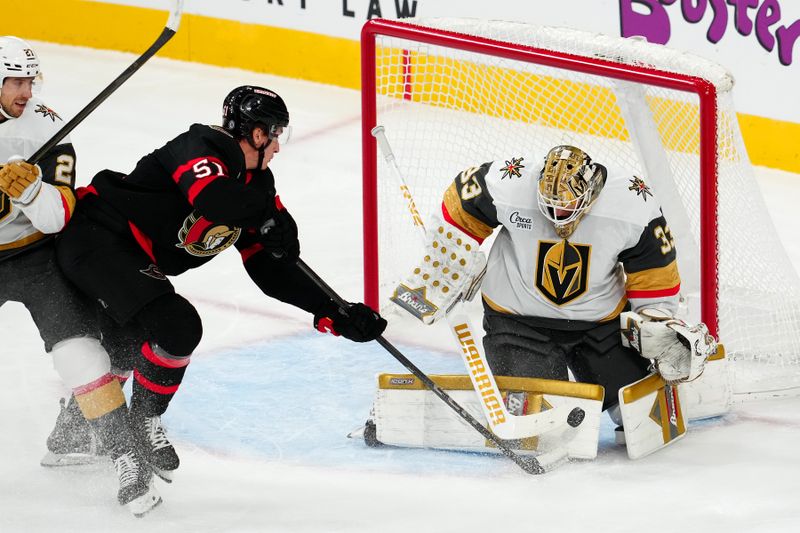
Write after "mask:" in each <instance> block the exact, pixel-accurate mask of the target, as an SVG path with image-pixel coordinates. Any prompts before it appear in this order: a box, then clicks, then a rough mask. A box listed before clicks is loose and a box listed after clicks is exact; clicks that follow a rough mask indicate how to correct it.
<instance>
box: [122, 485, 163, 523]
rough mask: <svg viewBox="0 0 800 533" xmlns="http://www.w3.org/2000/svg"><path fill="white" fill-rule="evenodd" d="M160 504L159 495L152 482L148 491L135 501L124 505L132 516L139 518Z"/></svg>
mask: <svg viewBox="0 0 800 533" xmlns="http://www.w3.org/2000/svg"><path fill="white" fill-rule="evenodd" d="M160 503H161V495H160V494H159V493H158V491H157V490H156V488H155V487H154V486H153V484H152V482H151V484H150V488H149V489H148V491H147V492H146V493H144V494H142V495H141V496H139V497H138V498H136V499H135V500H132V501H130V502H128V503H127V504H125V507H127V508H128V510H129V511H130V512H131V513H133V516H135V517H137V518H141V517H143V516H144V515H146V514H147V513H149V512H150V511H152V510H153V509H155V508H156V507H158V505H159V504H160Z"/></svg>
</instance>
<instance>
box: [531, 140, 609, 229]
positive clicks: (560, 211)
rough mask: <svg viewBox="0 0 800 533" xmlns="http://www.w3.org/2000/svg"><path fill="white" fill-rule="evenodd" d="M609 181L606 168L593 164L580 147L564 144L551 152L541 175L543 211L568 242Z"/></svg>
mask: <svg viewBox="0 0 800 533" xmlns="http://www.w3.org/2000/svg"><path fill="white" fill-rule="evenodd" d="M605 180H606V169H605V167H603V166H602V165H599V164H597V163H593V162H592V159H591V158H590V157H589V156H588V154H586V152H584V151H583V150H581V149H580V148H576V147H574V146H568V145H561V146H556V147H555V148H553V149H551V150H550V151H549V152H548V153H547V155H546V156H545V159H544V166H543V167H542V172H541V174H540V175H539V184H538V187H537V197H538V203H539V211H541V213H542V215H544V217H545V218H547V219H548V220H549V221H550V222H552V223H553V225H554V226H555V230H556V233H557V234H558V236H559V237H561V238H562V239H566V238H567V237H569V236H570V235H572V233H573V232H574V231H575V228H577V227H578V223H579V222H580V220H581V218H582V217H583V216H584V215H585V214H586V213H587V212H588V210H589V208H590V207H591V205H592V203H593V202H594V201H595V200H596V199H597V197H598V195H599V194H600V191H601V190H602V188H603V185H604V184H605Z"/></svg>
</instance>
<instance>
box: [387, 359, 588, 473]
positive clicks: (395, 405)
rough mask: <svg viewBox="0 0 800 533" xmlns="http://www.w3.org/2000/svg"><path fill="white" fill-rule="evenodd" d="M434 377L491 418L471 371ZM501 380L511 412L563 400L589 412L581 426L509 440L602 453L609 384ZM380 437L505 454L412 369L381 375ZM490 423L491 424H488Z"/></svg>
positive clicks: (478, 414)
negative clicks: (605, 390) (605, 394)
mask: <svg viewBox="0 0 800 533" xmlns="http://www.w3.org/2000/svg"><path fill="white" fill-rule="evenodd" d="M430 377H431V379H433V381H434V382H435V383H436V384H437V385H438V386H440V387H441V388H442V389H444V390H446V391H447V393H448V394H449V395H450V396H451V397H452V398H453V399H454V400H455V401H456V402H458V403H459V404H460V405H461V406H462V407H464V409H466V410H467V411H468V412H469V413H470V414H471V415H472V416H473V417H475V418H476V419H478V420H485V416H484V415H483V411H482V408H481V405H480V403H479V399H478V397H477V396H476V394H475V391H474V390H473V387H472V383H471V381H470V379H469V377H468V376H465V375H454V376H430ZM497 383H498V387H499V388H500V390H501V391H502V392H503V398H504V400H505V402H506V404H507V408H508V410H509V412H511V413H512V414H515V415H518V416H519V415H527V414H531V413H537V412H543V411H545V410H548V409H554V408H557V407H559V406H561V405H570V406H578V407H580V408H581V409H582V410H583V411H584V413H585V417H584V419H583V420H582V422H581V423H580V424H579V425H578V426H577V427H572V426H571V425H569V424H563V425H561V426H559V427H558V428H556V429H554V430H552V431H549V432H547V433H544V434H542V435H539V436H537V437H530V438H525V439H519V440H514V441H506V442H509V443H511V444H512V446H513V447H514V448H515V449H517V450H519V451H520V453H523V454H526V453H527V454H539V453H547V452H549V451H551V450H554V449H557V448H559V447H566V452H567V454H568V456H569V457H570V458H574V459H594V458H595V457H596V456H597V446H598V437H599V431H600V414H601V408H602V404H603V388H602V387H600V386H599V385H592V384H588V383H574V382H568V381H558V380H547V379H536V378H509V377H503V376H499V377H497ZM373 422H374V423H375V426H376V432H377V433H376V436H377V440H378V441H380V442H381V443H383V444H388V445H392V446H403V447H413V448H436V449H446V450H460V451H472V452H491V453H499V452H500V450H498V449H497V448H496V446H495V445H494V444H493V443H492V442H491V441H487V440H486V439H485V438H484V437H483V436H481V435H480V433H478V432H476V431H475V430H474V428H472V427H471V426H470V425H469V424H467V423H466V422H465V421H464V420H462V419H461V418H460V417H459V416H458V415H457V414H456V413H455V412H453V411H452V409H450V408H449V407H448V406H447V405H445V404H444V402H442V401H441V399H439V398H438V397H437V396H436V395H435V394H434V393H433V392H431V391H430V390H428V389H426V388H425V386H424V384H422V383H421V382H420V381H419V380H418V379H417V378H415V377H414V376H413V375H411V374H381V375H380V376H378V390H377V392H376V395H375V402H374V404H373ZM487 427H488V423H487Z"/></svg>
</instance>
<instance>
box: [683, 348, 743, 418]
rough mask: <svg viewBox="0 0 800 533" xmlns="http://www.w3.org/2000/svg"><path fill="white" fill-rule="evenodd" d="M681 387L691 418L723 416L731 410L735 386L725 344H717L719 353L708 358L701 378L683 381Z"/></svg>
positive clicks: (684, 405) (684, 403) (685, 405)
mask: <svg viewBox="0 0 800 533" xmlns="http://www.w3.org/2000/svg"><path fill="white" fill-rule="evenodd" d="M680 387H681V401H682V402H683V407H684V411H686V418H688V419H689V420H700V419H703V418H711V417H714V416H721V415H724V414H725V413H727V412H728V411H730V408H731V401H732V398H733V386H732V384H731V376H730V370H729V367H728V358H727V357H725V349H724V347H723V345H722V344H719V345H717V353H716V354H715V355H712V356H711V357H709V358H708V361H707V362H706V366H705V370H704V371H703V373H702V374H701V375H700V377H699V378H697V379H695V380H694V381H689V382H688V383H682V384H681V386H680Z"/></svg>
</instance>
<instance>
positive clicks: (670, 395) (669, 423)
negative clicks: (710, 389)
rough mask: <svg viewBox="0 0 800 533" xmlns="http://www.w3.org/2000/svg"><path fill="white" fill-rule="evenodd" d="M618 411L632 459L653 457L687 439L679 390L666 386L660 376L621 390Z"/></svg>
mask: <svg viewBox="0 0 800 533" xmlns="http://www.w3.org/2000/svg"><path fill="white" fill-rule="evenodd" d="M619 408H620V413H621V414H622V425H623V428H624V429H625V444H626V446H627V448H628V457H630V458H631V459H639V458H641V457H645V456H647V455H650V454H651V453H653V452H655V451H658V450H660V449H661V448H664V447H665V446H668V445H670V444H672V443H673V442H676V441H678V440H680V439H681V438H683V437H684V435H686V417H685V414H684V412H683V408H682V407H681V396H680V387H679V386H677V385H667V383H666V382H665V381H664V380H663V379H662V378H661V376H659V375H658V374H650V375H649V376H647V377H646V378H643V379H640V380H639V381H637V382H635V383H632V384H630V385H628V386H627V387H623V388H621V389H620V390H619Z"/></svg>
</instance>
